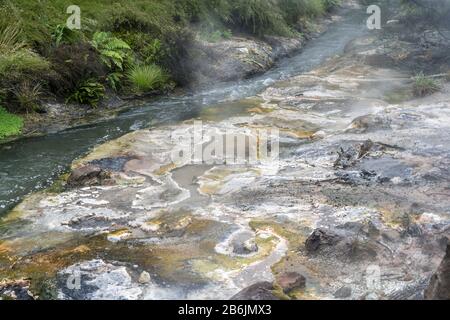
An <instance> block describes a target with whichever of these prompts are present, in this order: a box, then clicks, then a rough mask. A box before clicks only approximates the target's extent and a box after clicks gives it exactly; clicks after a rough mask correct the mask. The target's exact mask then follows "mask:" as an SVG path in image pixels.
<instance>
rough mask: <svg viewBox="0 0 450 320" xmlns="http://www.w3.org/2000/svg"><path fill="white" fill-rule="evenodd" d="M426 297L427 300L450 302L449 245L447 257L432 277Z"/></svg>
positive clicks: (426, 290) (448, 246)
mask: <svg viewBox="0 0 450 320" xmlns="http://www.w3.org/2000/svg"><path fill="white" fill-rule="evenodd" d="M424 297H425V299H426V300H450V245H447V250H446V253H445V257H444V259H442V262H441V264H440V266H439V268H438V269H437V271H436V273H435V274H434V275H433V276H432V277H431V280H430V284H429V285H428V288H426V289H425V293H424Z"/></svg>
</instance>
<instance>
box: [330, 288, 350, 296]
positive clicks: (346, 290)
mask: <svg viewBox="0 0 450 320" xmlns="http://www.w3.org/2000/svg"><path fill="white" fill-rule="evenodd" d="M351 295H352V288H350V287H341V288H339V289H338V290H336V292H335V293H334V297H335V298H336V299H345V298H348V297H350V296H351Z"/></svg>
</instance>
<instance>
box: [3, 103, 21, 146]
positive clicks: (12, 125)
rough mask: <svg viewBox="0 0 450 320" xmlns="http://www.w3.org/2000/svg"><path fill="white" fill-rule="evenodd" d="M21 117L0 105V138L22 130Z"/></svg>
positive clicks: (16, 133)
mask: <svg viewBox="0 0 450 320" xmlns="http://www.w3.org/2000/svg"><path fill="white" fill-rule="evenodd" d="M22 127H23V119H22V118H21V117H20V116H17V115H14V114H11V113H9V112H7V111H6V110H5V109H3V108H2V107H0V140H1V139H4V138H7V137H9V136H14V135H18V134H20V133H21V132H22Z"/></svg>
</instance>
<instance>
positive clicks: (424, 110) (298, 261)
mask: <svg viewBox="0 0 450 320" xmlns="http://www.w3.org/2000/svg"><path fill="white" fill-rule="evenodd" d="M339 17H340V19H337V20H336V21H335V22H333V23H332V24H331V25H329V27H328V31H326V32H325V33H323V34H322V35H320V36H319V37H317V38H316V39H314V40H311V41H310V42H309V43H308V44H307V45H306V46H305V47H304V49H303V50H302V51H301V52H300V53H299V54H297V55H296V56H294V57H292V58H289V59H285V60H282V61H280V62H279V63H278V64H277V66H276V67H275V68H273V69H272V70H270V71H268V72H267V73H265V74H263V75H260V76H257V77H255V78H252V79H249V80H245V81H241V82H238V83H228V84H217V85H215V86H214V87H213V88H210V89H208V90H204V91H199V92H194V93H192V94H190V95H183V96H170V97H165V98H159V99H155V100H152V101H149V102H146V103H143V104H142V105H139V106H135V107H133V108H131V109H129V110H128V111H126V112H123V113H121V114H120V115H119V116H118V117H117V118H115V119H113V120H107V121H103V122H99V123H96V124H93V125H88V126H81V127H77V128H73V129H69V130H66V131H63V132H59V133H55V134H50V135H48V136H45V137H40V138H31V139H23V140H20V141H17V142H15V143H11V144H8V145H4V146H1V148H2V149H1V153H0V163H1V171H0V177H1V182H2V183H1V185H0V207H1V208H2V209H1V210H2V211H1V212H2V213H3V217H2V219H1V220H0V279H1V278H4V279H11V280H12V281H14V280H18V279H22V280H20V282H19V283H18V284H17V283H16V282H13V285H10V286H11V287H12V288H15V289H14V290H15V294H16V295H17V294H24V295H26V294H29V293H28V289H30V292H32V293H33V294H35V295H39V297H40V298H44V299H46V298H48V299H87V300H91V299H144V300H145V299H172V300H173V299H177V300H178V299H230V298H233V297H235V295H236V294H238V293H240V292H242V290H244V298H248V296H245V289H246V288H249V287H250V289H252V288H253V289H252V290H255V291H254V292H253V293H252V292H250V293H249V292H247V294H255V292H256V293H258V292H260V291H261V290H260V289H261V288H267V285H269V286H273V287H272V289H271V290H266V289H264V290H265V292H266V293H267V291H270V292H269V294H273V297H274V298H281V299H421V298H423V291H424V288H425V287H426V285H427V283H428V281H429V278H430V277H431V275H432V273H433V270H435V269H436V268H437V266H438V264H439V263H440V261H441V259H442V257H443V255H444V251H445V247H446V245H447V242H448V238H447V237H448V235H449V232H450V228H449V226H450V215H449V212H450V196H449V195H450V192H449V182H450V170H449V169H448V168H449V167H450V145H448V143H446V141H449V139H450V95H449V94H448V92H450V85H449V84H444V85H443V88H442V90H441V92H439V93H436V94H434V95H431V96H428V97H425V98H417V97H414V96H413V95H412V94H411V84H412V82H411V75H410V74H408V70H406V71H405V70H401V69H399V68H395V67H394V66H392V65H389V63H388V61H391V60H394V58H392V57H398V56H402V53H403V52H402V51H401V50H402V49H404V48H403V47H401V46H406V48H407V49H408V50H409V48H408V47H407V44H406V43H401V44H399V46H398V47H396V45H397V42H392V41H390V40H391V39H390V38H389V37H386V36H385V35H386V34H382V33H370V31H369V30H367V28H366V26H365V17H366V14H365V10H363V8H359V9H358V8H356V7H355V8H346V9H343V10H342V11H341V12H340V13H339ZM399 52H400V53H401V54H398V53H399ZM380 61H381V63H380ZM199 120H201V121H202V126H203V127H202V130H204V131H203V133H202V134H204V135H205V136H206V138H208V137H209V136H210V134H209V133H208V134H206V133H207V132H213V133H216V134H217V135H216V136H220V137H222V136H225V135H230V136H233V135H238V134H242V133H243V132H244V134H248V135H249V136H251V135H252V134H253V133H254V132H258V134H259V133H260V132H266V131H268V132H270V133H268V134H267V135H266V136H262V135H259V136H258V137H257V139H256V140H253V141H258V143H259V142H261V141H269V140H270V142H271V144H270V153H271V154H272V151H276V150H279V154H278V157H277V158H270V159H269V160H270V161H265V160H267V158H264V156H262V154H263V153H264V152H263V151H262V150H263V148H262V145H260V144H258V146H257V147H255V146H254V145H253V146H246V149H245V150H244V151H245V153H246V154H247V153H248V154H249V155H250V154H252V153H254V154H256V155H257V157H256V160H257V161H253V162H252V161H247V162H243V163H230V162H226V163H223V162H222V163H221V162H220V161H219V162H216V163H196V162H195V161H193V160H195V159H191V158H186V157H180V158H177V159H176V160H174V157H173V156H174V154H173V151H174V150H178V149H176V148H179V147H180V146H181V147H186V145H187V144H188V145H189V146H191V141H190V140H189V142H188V143H186V140H182V139H180V140H178V138H183V137H194V139H193V141H194V144H193V147H194V149H193V150H197V149H200V148H201V149H200V150H203V148H204V147H205V145H207V144H208V143H211V142H212V141H213V140H212V139H210V140H208V139H206V140H203V141H202V140H200V141H196V140H195V135H196V129H195V126H196V123H197V121H199ZM224 132H225V134H224ZM197 133H198V132H197ZM212 136H213V135H211V137H212ZM250 138H251V137H249V139H250ZM269 138H270V139H269ZM215 139H216V138H214V141H216V140H215ZM233 140H234V138H233ZM274 141H276V142H277V143H274ZM227 143H228V142H227ZM249 144H250V143H249ZM222 147H223V146H222ZM227 147H228V146H227ZM236 149H238V148H237V147H236ZM217 150H220V147H219V149H217ZM222 151H223V149H222ZM266 151H268V149H267V150H266ZM233 153H234V146H233ZM210 155H211V154H210ZM214 156H215V157H216V156H218V153H217V151H215V152H214ZM69 167H71V169H72V175H71V177H70V178H69V179H68V182H67V186H66V188H63V189H60V190H56V191H55V189H49V190H46V189H45V187H46V186H49V185H50V184H51V183H52V182H53V181H54V180H55V179H56V178H57V177H58V176H59V175H60V174H61V173H64V172H66V171H67V170H68V169H69ZM21 200H22V201H21ZM10 209H12V210H10ZM8 211H9V212H8ZM300 280H301V281H300ZM290 283H291V284H292V285H290ZM74 284H75V286H74ZM77 284H78V286H77ZM254 286H256V287H254ZM258 286H260V287H258ZM18 287H20V288H25V289H26V290H25V293H26V294H25V293H23V291H20V288H19V289H17V288H18ZM255 288H256V289H255ZM258 288H259V289H258ZM0 290H1V288H0ZM258 290H259V291H258ZM250 291H251V290H250ZM0 293H1V292H0ZM34 298H36V297H34Z"/></svg>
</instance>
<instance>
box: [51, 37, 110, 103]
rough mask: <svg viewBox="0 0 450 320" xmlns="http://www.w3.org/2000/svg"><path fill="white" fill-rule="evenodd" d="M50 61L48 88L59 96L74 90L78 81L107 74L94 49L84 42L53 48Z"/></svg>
mask: <svg viewBox="0 0 450 320" xmlns="http://www.w3.org/2000/svg"><path fill="white" fill-rule="evenodd" d="M50 61H51V63H52V73H51V74H50V75H49V79H48V81H49V85H50V89H51V90H52V92H54V93H56V94H57V95H59V96H66V95H67V94H71V93H73V92H75V91H76V89H77V87H78V85H79V83H80V81H84V80H87V79H93V78H96V79H99V78H103V77H105V76H106V74H107V72H106V67H105V66H104V65H103V63H102V62H101V61H100V58H99V56H98V54H97V52H96V50H95V49H94V48H93V47H92V46H91V45H90V44H89V43H86V42H81V43H76V44H72V45H64V44H63V45H61V46H59V47H58V48H55V49H54V50H53V51H52V53H51V57H50Z"/></svg>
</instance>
